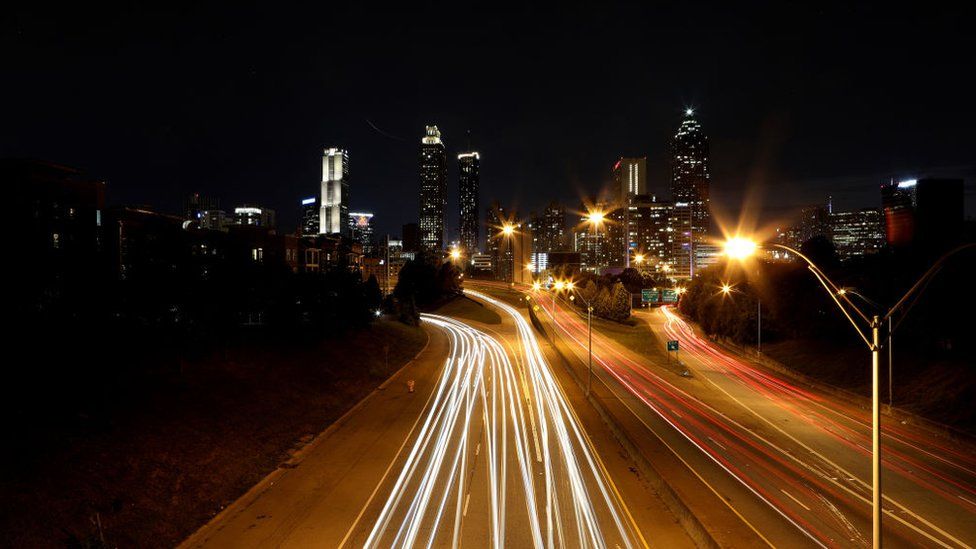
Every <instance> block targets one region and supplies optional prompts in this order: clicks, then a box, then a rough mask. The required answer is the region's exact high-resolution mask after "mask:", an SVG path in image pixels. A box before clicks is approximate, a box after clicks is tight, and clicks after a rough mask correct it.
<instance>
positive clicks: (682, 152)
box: [671, 109, 712, 278]
mask: <svg viewBox="0 0 976 549" xmlns="http://www.w3.org/2000/svg"><path fill="white" fill-rule="evenodd" d="M709 186H710V181H709V174H708V138H707V137H706V136H705V133H704V132H703V131H702V128H701V124H699V123H698V120H696V119H695V112H694V110H692V109H686V110H685V115H684V119H683V120H682V121H681V125H680V126H679V127H678V131H677V133H676V134H675V135H674V139H673V140H672V141H671V196H672V198H673V199H674V224H673V225H674V228H675V240H674V249H673V253H672V255H673V259H674V267H675V269H674V270H675V276H676V277H678V278H690V277H691V276H693V275H694V272H695V269H696V268H697V266H696V265H695V262H694V260H693V258H694V257H695V252H694V248H695V246H698V245H701V244H705V243H706V242H707V239H708V234H709V232H710V230H711V223H712V219H711V217H712V216H711V208H710V198H709Z"/></svg>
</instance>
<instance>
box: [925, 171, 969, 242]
mask: <svg viewBox="0 0 976 549" xmlns="http://www.w3.org/2000/svg"><path fill="white" fill-rule="evenodd" d="M963 192H964V189H963V180H962V179H934V178H924V179H919V180H918V188H917V203H916V207H915V220H916V230H917V234H916V238H917V243H918V245H919V246H920V247H922V250H923V253H925V254H927V255H936V254H940V253H942V252H944V251H947V250H948V249H949V248H951V247H952V246H953V245H955V244H956V243H958V242H960V241H961V240H962V238H963V230H964V229H963V227H964V219H965V215H964V206H963V201H964V198H963V197H964V194H963Z"/></svg>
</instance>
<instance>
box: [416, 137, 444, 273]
mask: <svg viewBox="0 0 976 549" xmlns="http://www.w3.org/2000/svg"><path fill="white" fill-rule="evenodd" d="M446 210H447V150H446V149H445V148H444V143H443V142H442V141H441V132H440V130H438V129H437V126H427V134H426V135H425V136H424V138H423V139H422V140H421V142H420V245H421V247H422V248H423V251H425V252H428V253H435V254H439V253H441V252H442V251H444V241H445V239H444V224H445V219H444V214H445V212H446Z"/></svg>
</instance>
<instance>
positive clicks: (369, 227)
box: [349, 212, 374, 256]
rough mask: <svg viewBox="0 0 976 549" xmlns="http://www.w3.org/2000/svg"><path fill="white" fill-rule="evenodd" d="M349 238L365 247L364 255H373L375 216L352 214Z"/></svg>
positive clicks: (366, 213)
mask: <svg viewBox="0 0 976 549" xmlns="http://www.w3.org/2000/svg"><path fill="white" fill-rule="evenodd" d="M349 237H350V238H351V239H352V240H353V242H359V243H360V244H362V246H363V254H364V255H366V256H372V255H373V251H374V250H373V245H374V242H373V214H371V213H368V212H352V213H350V214H349Z"/></svg>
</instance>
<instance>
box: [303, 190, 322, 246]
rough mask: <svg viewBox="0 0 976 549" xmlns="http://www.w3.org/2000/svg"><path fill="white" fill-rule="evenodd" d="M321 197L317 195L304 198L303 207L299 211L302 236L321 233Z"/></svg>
mask: <svg viewBox="0 0 976 549" xmlns="http://www.w3.org/2000/svg"><path fill="white" fill-rule="evenodd" d="M319 211H320V206H319V199H318V197H317V196H312V197H309V198H305V199H302V208H301V210H300V211H299V214H300V215H301V219H302V224H301V227H300V228H299V230H300V231H301V235H302V236H315V235H317V234H319Z"/></svg>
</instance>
